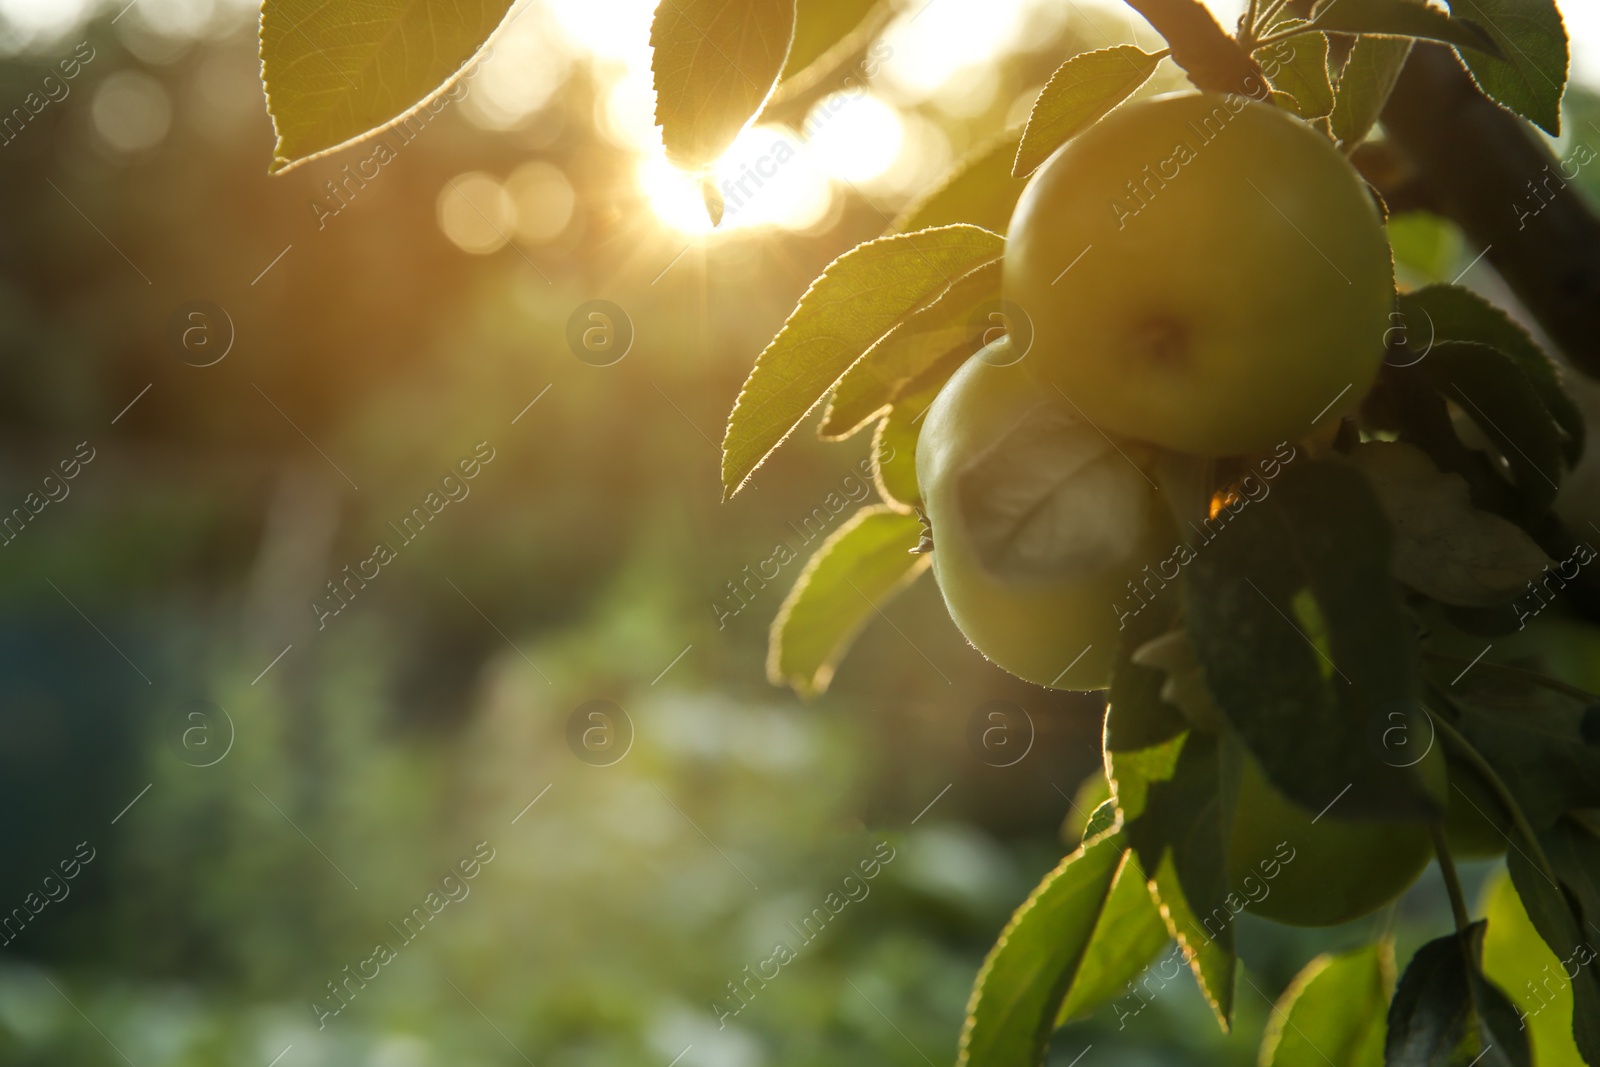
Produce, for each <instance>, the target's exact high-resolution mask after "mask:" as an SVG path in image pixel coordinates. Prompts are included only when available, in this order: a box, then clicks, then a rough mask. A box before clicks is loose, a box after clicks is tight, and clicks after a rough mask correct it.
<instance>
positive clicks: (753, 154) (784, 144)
mask: <svg viewBox="0 0 1600 1067" xmlns="http://www.w3.org/2000/svg"><path fill="white" fill-rule="evenodd" d="M711 179H712V181H713V182H714V183H715V184H716V186H717V188H718V190H719V191H721V193H722V198H723V218H722V225H721V226H720V227H717V231H718V232H728V231H732V230H741V229H750V228H752V227H757V226H777V227H781V228H783V229H786V230H805V229H809V228H811V227H813V226H815V225H817V224H818V223H819V222H821V221H822V220H823V219H824V218H826V217H827V215H828V211H829V209H830V208H831V207H832V203H833V189H832V187H831V186H830V184H829V182H828V175H827V174H826V173H825V172H824V171H823V170H822V168H821V167H820V166H818V163H817V160H816V157H815V154H814V152H813V151H812V150H811V149H810V148H809V147H808V146H807V145H806V144H805V143H804V142H802V141H801V140H800V138H799V137H797V136H796V135H795V133H794V131H793V130H790V129H788V128H786V127H783V126H756V127H754V128H752V129H749V130H746V131H745V132H744V133H742V134H740V135H739V137H738V139H737V140H736V141H734V143H733V146H732V147H731V148H729V149H728V151H727V152H726V153H725V154H724V155H723V157H722V158H721V159H719V160H718V161H717V162H716V165H715V166H714V167H712V170H711ZM639 183H640V185H641V186H642V187H643V189H644V192H645V196H646V197H647V198H648V199H649V201H650V205H651V207H652V208H653V209H654V210H655V212H656V214H657V215H658V216H660V218H661V220H662V221H663V222H665V223H667V224H668V225H669V226H672V227H673V228H675V229H677V230H680V231H682V232H684V233H689V234H695V233H710V232H711V230H712V226H711V220H710V219H709V218H708V217H707V215H706V209H705V204H704V201H703V200H702V198H701V193H700V185H699V179H698V177H697V176H696V175H694V174H691V173H689V172H687V171H683V170H679V169H678V168H677V167H674V166H673V165H672V164H671V163H668V162H667V160H666V157H665V155H663V154H661V153H660V152H659V151H657V152H655V153H652V154H650V155H647V156H646V157H645V158H644V159H643V160H641V162H640V164H639Z"/></svg>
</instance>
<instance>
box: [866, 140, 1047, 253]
mask: <svg viewBox="0 0 1600 1067" xmlns="http://www.w3.org/2000/svg"><path fill="white" fill-rule="evenodd" d="M1019 137H1020V135H1019V134H1011V135H1007V136H1003V137H1001V138H1000V139H999V140H997V141H993V142H991V143H989V144H987V145H980V146H979V147H978V148H976V149H974V150H973V151H972V152H971V153H969V154H968V155H967V156H966V158H965V159H963V160H961V161H960V162H959V163H957V164H956V165H955V167H954V168H952V169H951V171H950V172H949V173H948V174H946V175H945V176H944V178H942V179H941V180H940V181H939V183H938V184H937V185H935V186H934V187H933V188H932V189H930V190H929V191H928V192H926V193H924V194H923V195H922V196H920V197H918V198H917V199H916V200H915V201H913V202H912V203H911V205H910V206H909V207H907V208H906V209H905V210H904V211H903V212H901V214H900V217H899V218H897V219H895V220H894V223H893V224H892V225H891V226H890V227H889V231H890V232H891V233H910V232H911V231H913V230H925V229H927V228H928V227H930V226H947V225H949V224H950V223H952V222H967V223H971V224H973V225H974V226H982V227H983V228H984V229H986V230H989V231H990V232H992V233H1005V232H1006V227H1008V226H1010V225H1011V211H1012V209H1013V208H1015V207H1016V206H1017V197H1019V196H1021V195H1022V187H1023V185H1024V184H1025V183H1024V182H1023V180H1022V179H1021V178H1014V177H1012V176H1011V161H1012V160H1013V159H1014V158H1015V157H1016V154H1017V142H1018V139H1019Z"/></svg>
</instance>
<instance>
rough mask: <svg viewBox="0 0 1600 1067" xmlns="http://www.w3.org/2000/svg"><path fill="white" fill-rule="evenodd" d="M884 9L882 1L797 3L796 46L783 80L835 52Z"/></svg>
mask: <svg viewBox="0 0 1600 1067" xmlns="http://www.w3.org/2000/svg"><path fill="white" fill-rule="evenodd" d="M882 6H884V5H883V4H882V3H881V0H798V2H797V3H796V4H795V20H794V44H793V45H792V46H791V47H790V48H789V58H788V60H787V61H786V62H785V63H784V65H783V77H784V78H785V79H788V78H792V77H794V76H795V75H797V74H799V73H800V72H801V71H803V70H805V69H806V68H807V67H809V66H811V65H812V64H813V63H816V62H817V61H818V60H820V59H821V58H822V57H823V56H825V55H827V54H828V53H829V52H831V51H833V49H834V48H835V47H836V46H838V45H839V44H840V43H841V42H843V41H845V40H846V39H847V38H850V37H852V36H853V34H854V33H855V31H856V29H857V28H858V27H860V26H861V25H862V24H863V23H865V22H866V21H867V16H868V15H870V14H872V13H873V10H874V9H875V8H880V7H882Z"/></svg>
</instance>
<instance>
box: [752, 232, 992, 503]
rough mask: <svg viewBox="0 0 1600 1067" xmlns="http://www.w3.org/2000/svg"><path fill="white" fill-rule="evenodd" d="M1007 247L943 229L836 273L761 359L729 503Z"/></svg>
mask: <svg viewBox="0 0 1600 1067" xmlns="http://www.w3.org/2000/svg"><path fill="white" fill-rule="evenodd" d="M1004 247H1005V242H1004V240H1003V239H1002V238H1000V237H998V236H997V235H995V234H993V233H990V232H989V231H987V230H983V229H980V228H978V227H977V226H943V227H940V228H938V229H932V230H919V231H918V232H916V233H908V234H899V235H896V236H893V237H880V238H878V239H877V240H875V241H868V242H867V243H866V244H863V245H859V246H858V247H856V248H853V249H851V250H850V251H849V252H846V253H845V254H844V255H842V256H840V257H839V258H838V259H836V260H834V261H833V262H832V263H831V264H829V265H828V268H827V269H826V270H824V271H823V272H822V276H821V277H820V278H818V279H817V280H816V281H814V282H812V283H811V288H809V289H807V290H806V292H805V295H804V296H802V297H801V298H800V303H799V304H798V305H796V307H795V309H794V311H793V312H791V313H790V315H789V320H788V321H787V322H785V323H784V325H783V329H782V330H780V331H779V332H778V336H776V337H774V338H773V339H772V343H771V344H769V345H767V347H766V350H765V351H764V352H762V353H761V356H760V358H758V359H757V360H756V365H755V367H754V368H752V369H751V371H750V376H749V377H748V378H746V379H745V383H744V388H743V389H742V390H741V391H740V393H739V399H738V400H737V401H736V402H735V403H734V406H733V412H732V413H731V414H730V415H729V416H728V432H727V434H726V436H725V437H724V438H723V442H722V487H723V492H724V494H725V495H726V496H730V497H731V496H733V495H734V494H735V493H737V492H738V491H739V489H740V488H741V487H743V485H744V483H745V482H746V481H747V480H749V478H750V475H751V473H752V472H753V471H754V470H755V469H756V468H757V467H758V466H760V465H761V463H762V462H763V461H764V460H765V459H766V458H767V456H769V455H771V453H772V450H773V449H775V448H777V447H778V445H780V444H782V443H783V441H784V439H785V438H787V437H788V436H789V434H790V433H792V432H793V431H794V428H795V427H796V426H798V425H799V424H800V421H801V420H802V419H804V418H805V417H806V413H807V412H809V411H810V410H811V409H812V408H814V407H815V406H816V405H817V403H818V401H819V400H821V399H822V397H823V396H824V395H825V394H826V393H827V391H828V389H829V388H830V387H832V385H833V384H834V383H835V382H836V381H838V379H839V376H840V375H842V374H843V373H844V372H845V371H847V370H848V369H849V368H850V365H851V364H853V363H854V362H855V361H856V360H858V359H860V358H861V355H862V353H864V352H866V351H867V350H868V349H869V348H871V347H872V345H873V344H874V342H876V341H877V340H878V339H879V338H880V337H882V336H883V335H884V334H885V333H887V332H888V331H889V330H890V329H892V328H893V327H895V326H896V325H898V324H899V323H901V322H902V321H904V320H905V318H906V317H907V316H908V315H910V314H911V313H912V312H914V311H916V310H917V309H918V308H920V307H922V306H923V305H924V304H926V303H928V301H930V300H932V299H933V298H934V297H936V296H938V295H939V294H940V293H942V292H943V291H944V290H945V289H947V288H949V287H950V284H951V282H952V281H953V280H954V279H956V278H959V277H960V276H961V275H963V274H965V273H967V272H968V271H970V270H972V269H973V268H974V267H977V266H979V265H981V264H983V263H988V262H991V261H993V260H995V259H998V258H999V257H1000V254H1001V252H1002V251H1003V250H1004Z"/></svg>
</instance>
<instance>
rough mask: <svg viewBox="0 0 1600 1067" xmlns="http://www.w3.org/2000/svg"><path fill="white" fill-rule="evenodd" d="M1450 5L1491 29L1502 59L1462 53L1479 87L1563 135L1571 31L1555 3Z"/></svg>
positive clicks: (1468, 1)
mask: <svg viewBox="0 0 1600 1067" xmlns="http://www.w3.org/2000/svg"><path fill="white" fill-rule="evenodd" d="M1447 2H1448V3H1449V4H1450V11H1451V13H1452V14H1454V15H1456V16H1457V17H1458V18H1463V19H1471V20H1472V22H1473V23H1474V24H1476V25H1478V26H1481V27H1483V28H1484V29H1485V30H1487V31H1488V33H1489V36H1490V37H1491V38H1493V39H1494V43H1495V45H1496V46H1497V48H1498V52H1499V55H1500V56H1501V57H1503V58H1496V57H1495V56H1493V55H1485V54H1484V53H1483V52H1481V51H1476V50H1472V49H1469V50H1467V51H1464V52H1462V53H1461V58H1462V60H1464V61H1465V62H1466V64H1467V69H1468V70H1469V71H1471V72H1472V80H1473V81H1475V82H1477V83H1478V88H1480V89H1482V90H1483V92H1484V95H1485V96H1487V97H1488V98H1489V99H1490V100H1493V101H1494V102H1495V103H1497V104H1499V105H1500V106H1501V107H1504V108H1507V109H1508V110H1511V111H1515V112H1516V113H1517V114H1519V115H1521V116H1522V117H1523V118H1525V119H1527V120H1528V121H1529V122H1532V123H1533V124H1534V125H1536V126H1538V127H1539V128H1540V129H1542V130H1544V131H1545V132H1546V133H1548V134H1550V135H1551V136H1552V137H1554V136H1556V135H1558V134H1560V132H1561V94H1562V92H1563V90H1564V89H1565V88H1566V84H1567V31H1566V27H1564V26H1563V25H1562V22H1561V13H1560V12H1559V11H1558V10H1556V3H1555V0H1447Z"/></svg>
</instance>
